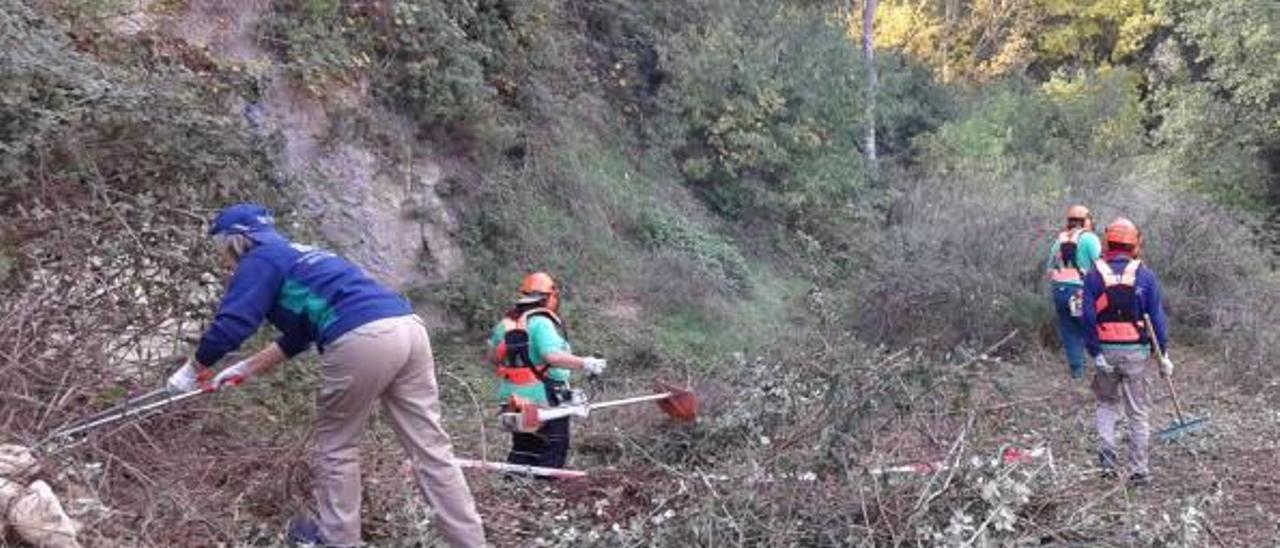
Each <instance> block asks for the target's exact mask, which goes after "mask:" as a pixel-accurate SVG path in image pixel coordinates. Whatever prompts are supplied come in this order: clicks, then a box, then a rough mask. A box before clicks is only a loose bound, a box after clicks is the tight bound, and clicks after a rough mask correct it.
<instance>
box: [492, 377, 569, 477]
mask: <svg viewBox="0 0 1280 548" xmlns="http://www.w3.org/2000/svg"><path fill="white" fill-rule="evenodd" d="M543 385H544V386H546V389H547V402H548V403H550V404H551V406H552V407H555V406H557V405H560V404H561V403H562V402H564V401H566V400H567V399H568V394H567V391H568V389H569V387H568V386H567V385H565V384H564V383H562V382H557V381H553V380H550V379H547V380H545V381H543ZM568 455H569V417H564V418H560V419H556V420H552V421H547V422H545V423H543V425H542V428H539V429H538V431H537V432H533V433H531V434H526V433H523V432H512V433H511V453H509V454H507V462H509V463H511V464H524V465H528V466H542V467H544V468H564V461H565V458H566V457H567V456H568Z"/></svg>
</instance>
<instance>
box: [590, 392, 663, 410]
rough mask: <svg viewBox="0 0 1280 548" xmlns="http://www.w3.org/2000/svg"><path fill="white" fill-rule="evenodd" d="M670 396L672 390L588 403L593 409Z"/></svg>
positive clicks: (656, 399)
mask: <svg viewBox="0 0 1280 548" xmlns="http://www.w3.org/2000/svg"><path fill="white" fill-rule="evenodd" d="M670 397H671V393H670V392H663V393H661V394H650V395H648V396H636V397H634V398H626V399H621V400H613V401H602V402H600V403H593V404H591V405H588V406H587V407H588V408H590V409H592V410H595V409H608V408H610V407H618V406H620V405H631V404H633V403H644V402H647V401H658V400H665V399H667V398H670Z"/></svg>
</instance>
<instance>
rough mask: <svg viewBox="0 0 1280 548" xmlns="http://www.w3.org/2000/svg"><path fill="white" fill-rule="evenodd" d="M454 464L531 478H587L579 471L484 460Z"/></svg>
mask: <svg viewBox="0 0 1280 548" xmlns="http://www.w3.org/2000/svg"><path fill="white" fill-rule="evenodd" d="M453 462H454V463H455V464H457V465H458V466H460V467H462V468H476V469H480V470H491V471H494V472H512V473H516V474H526V475H531V476H541V477H547V478H566V479H568V478H585V477H587V473H586V472H582V471H578V470H564V469H560V468H546V467H542V466H531V465H527V464H511V463H508V462H491V461H484V460H472V459H453Z"/></svg>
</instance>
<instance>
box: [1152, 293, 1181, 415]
mask: <svg viewBox="0 0 1280 548" xmlns="http://www.w3.org/2000/svg"><path fill="white" fill-rule="evenodd" d="M1142 319H1143V320H1144V322H1145V323H1146V324H1147V337H1148V338H1150V339H1151V347H1152V348H1154V349H1155V350H1156V358H1157V359H1160V360H1163V359H1164V349H1163V348H1160V339H1158V338H1156V328H1155V327H1154V326H1152V325H1151V316H1150V315H1149V314H1147V313H1146V312H1143V313H1142ZM1171 377H1172V375H1170V376H1169V377H1165V378H1164V385H1165V386H1167V387H1169V395H1170V396H1172V397H1173V410H1174V411H1175V412H1176V413H1178V424H1186V423H1187V419H1186V418H1185V416H1184V415H1183V414H1182V402H1181V401H1179V400H1178V390H1177V389H1176V388H1174V387H1173V379H1172V378H1171Z"/></svg>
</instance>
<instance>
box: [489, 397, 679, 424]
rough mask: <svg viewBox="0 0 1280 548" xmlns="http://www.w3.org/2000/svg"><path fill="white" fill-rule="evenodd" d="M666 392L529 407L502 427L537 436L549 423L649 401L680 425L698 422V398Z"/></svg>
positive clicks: (508, 418)
mask: <svg viewBox="0 0 1280 548" xmlns="http://www.w3.org/2000/svg"><path fill="white" fill-rule="evenodd" d="M663 388H664V389H665V390H666V391H665V392H662V393H659V394H650V395H647V396H636V397H634V398H625V399H621V400H613V401H604V402H600V403H580V404H571V405H561V406H559V407H550V408H545V407H537V406H534V405H526V406H524V407H522V408H521V409H520V410H519V411H515V412H508V413H503V414H502V419H501V420H502V427H503V428H505V429H507V430H509V431H512V432H526V433H527V432H535V431H537V430H538V429H539V428H541V427H542V424H543V423H545V422H547V421H551V420H555V419H560V418H564V417H581V418H586V417H587V416H589V415H590V414H591V412H592V411H594V410H597V409H608V408H610V407H621V406H623V405H631V404H633V403H644V402H648V401H651V402H656V403H657V404H658V408H659V409H661V410H662V412H663V413H666V414H667V416H669V417H671V418H673V419H676V420H678V421H681V422H692V421H693V420H694V419H696V418H697V414H698V398H697V396H695V395H694V393H693V392H691V391H689V390H683V389H679V388H675V387H671V386H663Z"/></svg>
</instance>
